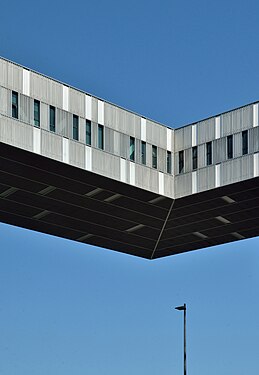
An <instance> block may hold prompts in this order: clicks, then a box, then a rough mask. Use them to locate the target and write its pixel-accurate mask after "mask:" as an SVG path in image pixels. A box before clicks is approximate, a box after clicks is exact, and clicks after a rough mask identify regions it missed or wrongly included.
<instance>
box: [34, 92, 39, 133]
mask: <svg viewBox="0 0 259 375" xmlns="http://www.w3.org/2000/svg"><path fill="white" fill-rule="evenodd" d="M34 125H35V126H38V127H39V126H40V102H39V101H38V100H36V99H35V100H34Z"/></svg>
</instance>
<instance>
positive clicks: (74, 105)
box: [69, 88, 86, 117]
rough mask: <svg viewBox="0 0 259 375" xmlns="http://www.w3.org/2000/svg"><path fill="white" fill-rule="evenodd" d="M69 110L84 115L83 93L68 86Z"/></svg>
mask: <svg viewBox="0 0 259 375" xmlns="http://www.w3.org/2000/svg"><path fill="white" fill-rule="evenodd" d="M69 111H70V112H72V113H74V114H76V115H78V116H81V117H85V112H86V111H85V94H83V93H82V92H80V91H78V90H75V89H72V88H69Z"/></svg>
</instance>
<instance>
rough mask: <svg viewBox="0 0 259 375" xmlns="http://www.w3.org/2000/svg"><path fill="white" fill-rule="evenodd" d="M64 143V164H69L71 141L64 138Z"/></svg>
mask: <svg viewBox="0 0 259 375" xmlns="http://www.w3.org/2000/svg"><path fill="white" fill-rule="evenodd" d="M62 142H63V145H62V153H63V155H62V161H63V162H64V163H69V139H66V138H63V139H62Z"/></svg>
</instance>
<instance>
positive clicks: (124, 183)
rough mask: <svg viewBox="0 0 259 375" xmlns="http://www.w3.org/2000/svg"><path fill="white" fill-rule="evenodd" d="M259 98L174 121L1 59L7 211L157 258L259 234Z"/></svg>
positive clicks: (51, 229) (15, 219) (38, 226)
mask: <svg viewBox="0 0 259 375" xmlns="http://www.w3.org/2000/svg"><path fill="white" fill-rule="evenodd" d="M258 152H259V127H258V103H253V104H250V105H246V106H244V107H241V108H238V109H235V110H232V111H229V112H226V113H223V114H220V115H217V116H214V117H211V118H209V119H206V120H202V121H199V122H196V123H193V124H190V125H187V126H184V127H182V128H178V129H171V128H169V127H166V126H164V125H162V124H160V123H157V122H155V121H152V120H150V119H147V118H146V117H144V116H141V115H138V114H135V113H133V112H131V111H128V110H125V109H123V108H120V107H119V106H116V105H114V104H111V103H108V102H106V101H104V100H102V99H99V98H96V97H94V96H92V95H90V94H88V93H85V92H83V91H80V90H77V89H75V88H73V87H71V86H69V85H67V84H64V83H61V82H58V81H56V80H54V79H51V78H48V77H46V76H44V75H42V74H39V73H36V72H34V71H32V70H30V69H28V68H25V67H22V66H20V65H17V64H15V63H13V62H10V61H8V60H6V59H3V58H1V59H0V220H1V221H2V222H5V223H8V224H12V225H17V226H20V227H24V228H28V229H32V230H36V231H40V232H43V233H49V234H52V235H56V236H60V237H64V238H68V239H71V240H75V241H79V242H83V243H87V244H91V245H94V246H100V247H104V248H107V249H112V250H116V251H120V252H124V253H128V254H133V255H137V256H141V257H144V258H148V259H154V258H159V257H163V256H167V255H172V254H177V253H182V252H186V251H190V250H195V249H201V248H205V247H210V246H213V245H219V244H223V243H227V242H231V241H236V240H240V239H244V238H249V237H253V236H257V235H258V234H259V220H258V218H257V217H258V215H259V214H258V212H259V209H258V205H259V184H258V183H259V178H258V176H259V153H258Z"/></svg>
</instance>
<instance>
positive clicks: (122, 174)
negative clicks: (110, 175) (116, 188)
mask: <svg viewBox="0 0 259 375" xmlns="http://www.w3.org/2000/svg"><path fill="white" fill-rule="evenodd" d="M126 167H127V164H126V160H125V159H122V158H120V180H121V182H126Z"/></svg>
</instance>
